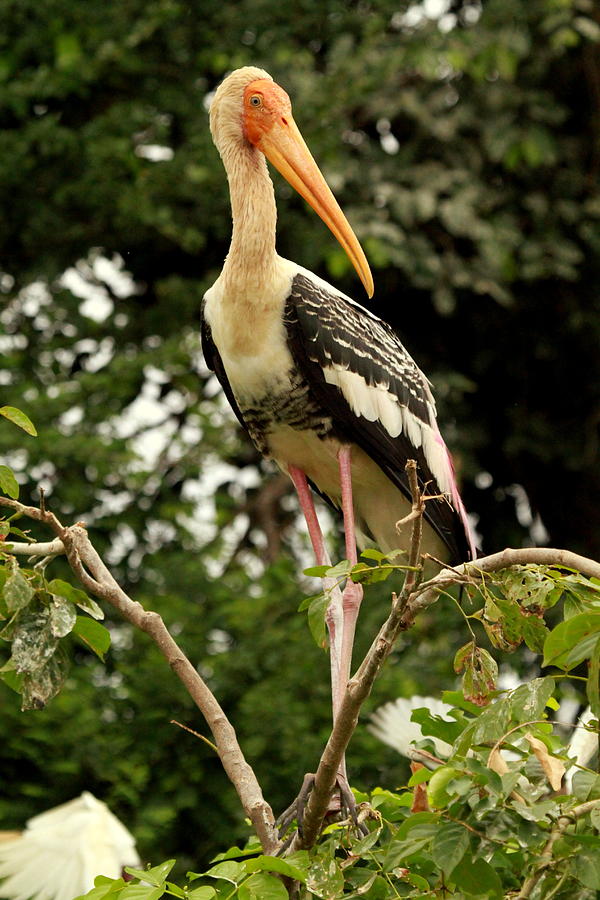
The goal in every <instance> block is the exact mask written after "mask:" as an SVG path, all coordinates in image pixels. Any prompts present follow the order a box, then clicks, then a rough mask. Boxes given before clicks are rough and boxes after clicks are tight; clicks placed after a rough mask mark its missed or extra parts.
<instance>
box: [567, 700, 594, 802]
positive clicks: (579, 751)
mask: <svg viewBox="0 0 600 900" xmlns="http://www.w3.org/2000/svg"><path fill="white" fill-rule="evenodd" d="M595 718H596V717H595V716H594V714H593V713H592V710H591V707H589V706H588V707H587V708H586V709H585V710H584V712H583V713H582V714H581V716H580V717H579V719H578V720H577V725H578V726H579V727H577V728H575V729H574V731H573V736H572V738H571V740H570V742H569V746H568V747H567V753H568V754H569V756H570V757H571V758H572V759H574V765H573V766H571V768H570V769H569V771H568V772H567V773H566V775H565V788H566V790H567V793H570V792H571V790H572V787H573V776H574V775H575V774H576V773H577V772H578V769H577V766H587V765H589V763H590V760H591V759H592V758H593V756H594V755H595V754H596V753H597V752H598V733H597V732H595V731H588V730H587V729H586V728H585V727H584V726H585V725H587V724H588V723H589V722H591V721H592V720H593V719H595Z"/></svg>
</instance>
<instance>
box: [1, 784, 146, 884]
mask: <svg viewBox="0 0 600 900" xmlns="http://www.w3.org/2000/svg"><path fill="white" fill-rule="evenodd" d="M139 864H140V859H139V856H138V854H137V852H136V849H135V840H134V838H133V836H132V835H131V834H130V833H129V831H128V830H127V829H126V828H125V826H124V825H122V824H121V822H119V820H118V819H117V817H116V816H114V815H113V814H112V813H111V811H110V810H109V808H108V807H107V806H106V804H105V803H102V801H100V800H97V799H96V798H95V797H94V796H93V795H92V794H90V793H89V792H88V791H84V792H83V794H81V796H80V797H77V798H76V799H75V800H71V801H70V802H69V803H63V804H62V805H61V806H57V807H55V808H54V809H51V810H48V811H47V812H45V813H41V814H40V815H38V816H34V817H33V818H32V819H30V820H29V821H28V822H27V825H26V827H25V831H24V832H23V834H22V835H21V836H20V837H18V838H16V839H15V840H11V841H6V842H4V843H2V844H0V878H2V879H4V880H3V881H2V882H1V883H0V897H2V898H5V900H73V898H74V897H77V896H79V895H80V894H85V893H87V891H89V890H91V888H92V887H93V886H94V878H95V877H96V876H97V875H107V876H108V877H109V878H118V877H119V876H120V875H121V870H122V868H123V866H137V865H139Z"/></svg>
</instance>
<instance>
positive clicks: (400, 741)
mask: <svg viewBox="0 0 600 900" xmlns="http://www.w3.org/2000/svg"><path fill="white" fill-rule="evenodd" d="M423 706H424V707H426V708H427V709H428V710H429V712H430V713H432V714H433V715H437V716H441V718H442V719H446V720H448V721H452V720H451V719H450V716H449V715H448V712H449V711H450V709H451V707H450V706H448V704H447V703H443V702H442V701H441V700H436V699H435V698H434V697H419V696H418V695H416V696H414V697H409V698H405V697H399V698H398V699H397V700H392V701H391V702H390V703H386V704H384V706H380V707H379V709H377V710H375V712H374V713H373V715H372V716H371V721H370V724H369V725H368V726H367V727H368V729H369V731H370V732H371V733H372V734H374V735H375V737H377V738H379V740H380V741H382V742H383V743H384V744H387V745H388V746H390V747H393V748H394V750H397V751H398V753H400V754H402V756H406V757H408V758H409V759H410V758H411V757H412V756H413V755H414V750H413V747H412V745H413V744H414V743H415V742H416V741H422V740H423V739H424V738H425V737H428V738H429V740H432V741H433V744H434V747H435V752H436V754H437V755H438V756H441V757H448V756H449V755H450V753H451V750H452V747H451V746H450V744H447V743H446V742H445V741H442V740H440V739H439V738H431V737H429V735H424V734H423V732H422V731H421V726H420V725H419V723H418V722H411V718H410V717H411V715H412V713H413V710H415V709H420V708H421V707H423Z"/></svg>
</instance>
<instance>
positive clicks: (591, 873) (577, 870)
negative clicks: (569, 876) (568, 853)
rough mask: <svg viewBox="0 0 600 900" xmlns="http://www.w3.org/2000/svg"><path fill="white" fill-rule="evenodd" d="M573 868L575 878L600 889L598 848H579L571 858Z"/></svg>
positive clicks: (599, 856)
mask: <svg viewBox="0 0 600 900" xmlns="http://www.w3.org/2000/svg"><path fill="white" fill-rule="evenodd" d="M571 870H572V872H573V874H574V875H575V878H576V879H577V880H578V881H580V882H581V884H584V885H585V886H586V887H588V888H591V889H592V890H595V891H599V890H600V854H599V853H598V850H591V849H586V848H584V849H582V850H579V851H578V853H577V854H576V856H575V858H574V859H573V860H571Z"/></svg>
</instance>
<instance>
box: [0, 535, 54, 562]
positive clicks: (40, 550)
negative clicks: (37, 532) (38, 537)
mask: <svg viewBox="0 0 600 900" xmlns="http://www.w3.org/2000/svg"><path fill="white" fill-rule="evenodd" d="M3 550H4V551H6V553H11V554H12V555H13V556H32V557H33V556H42V557H43V556H60V555H61V554H62V553H64V552H65V548H64V547H63V542H62V541H61V540H60V538H54V540H53V541H45V542H34V543H31V544H22V543H21V542H20V541H19V542H13V541H2V542H0V551H3Z"/></svg>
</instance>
